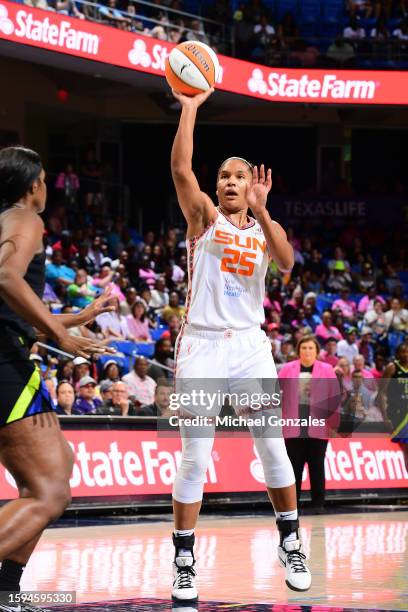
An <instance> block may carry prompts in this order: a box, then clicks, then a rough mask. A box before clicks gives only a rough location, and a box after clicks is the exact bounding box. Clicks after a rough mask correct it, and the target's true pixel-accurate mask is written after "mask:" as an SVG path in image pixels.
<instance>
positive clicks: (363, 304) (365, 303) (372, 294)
mask: <svg viewBox="0 0 408 612" xmlns="http://www.w3.org/2000/svg"><path fill="white" fill-rule="evenodd" d="M377 300H378V301H379V302H381V303H382V304H383V305H384V306H385V300H384V298H383V297H381V295H378V294H377V287H375V286H371V287H368V289H367V293H366V295H365V296H364V297H362V298H361V300H360V301H359V303H358V312H359V313H361V314H364V315H365V314H366V313H367V312H369V311H370V310H374V306H375V302H376V301H377Z"/></svg>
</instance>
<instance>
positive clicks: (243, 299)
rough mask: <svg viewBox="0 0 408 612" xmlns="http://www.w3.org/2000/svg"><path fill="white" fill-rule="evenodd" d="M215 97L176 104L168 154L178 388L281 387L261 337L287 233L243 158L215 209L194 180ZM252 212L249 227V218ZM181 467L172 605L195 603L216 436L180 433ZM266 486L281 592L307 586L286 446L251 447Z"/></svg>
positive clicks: (226, 175)
mask: <svg viewBox="0 0 408 612" xmlns="http://www.w3.org/2000/svg"><path fill="white" fill-rule="evenodd" d="M212 92H213V89H211V90H208V91H206V92H205V93H202V94H198V95H196V96H194V97H188V96H185V95H182V94H179V93H177V92H175V91H174V90H173V95H174V97H175V98H176V99H177V100H178V101H179V102H180V104H181V106H182V110H181V116H180V121H179V126H178V130H177V134H176V136H175V139H174V144H173V148H172V153H171V170H172V176H173V180H174V184H175V187H176V191H177V196H178V201H179V204H180V207H181V210H182V212H183V214H184V217H185V219H186V221H187V242H186V244H187V250H188V271H189V287H188V295H187V303H186V316H185V320H184V322H183V325H182V329H181V331H180V334H179V337H178V340H177V343H176V378H177V379H190V378H203V379H206V378H224V379H239V378H241V379H246V378H248V379H249V378H252V379H255V378H277V372H276V368H275V364H274V362H273V358H272V353H271V348H270V343H269V341H268V339H267V337H266V335H265V334H264V332H263V331H262V330H261V328H260V325H261V323H262V322H263V320H264V310H263V299H264V293H265V275H266V271H267V267H268V263H269V261H270V260H271V259H273V260H274V261H275V263H276V264H277V266H278V268H279V269H280V270H281V271H282V272H289V271H290V270H291V269H292V267H293V264H294V257H293V250H292V247H291V245H290V244H289V242H288V240H287V237H286V233H285V231H284V230H283V228H282V227H281V226H280V225H279V224H278V223H277V222H276V221H273V220H272V219H271V217H270V215H269V213H268V211H267V209H266V203H267V198H268V193H269V191H270V190H271V187H272V173H271V170H270V169H268V170H267V172H265V168H264V166H263V165H261V166H260V168H259V169H258V168H257V167H256V166H252V164H250V163H249V162H248V161H246V160H244V159H242V158H240V157H230V158H228V159H227V160H225V161H224V162H223V163H222V164H221V166H220V168H219V170H218V175H217V197H218V205H217V206H215V205H214V203H213V202H212V200H211V198H210V197H209V196H208V195H207V194H205V193H203V192H202V191H201V189H200V186H199V184H198V182H197V179H196V177H195V175H194V172H193V170H192V157H193V133H194V125H195V121H196V115H197V109H198V108H199V106H201V105H202V104H203V103H204V102H205V101H206V100H207V98H208V97H209V96H210V95H211V93H212ZM249 208H250V209H251V211H252V213H253V215H254V217H250V216H248V209H249ZM181 436H182V446H183V453H182V461H181V465H180V469H179V471H178V474H177V477H176V480H175V483H174V489H173V508H174V516H175V530H174V533H173V543H174V546H175V557H174V564H173V570H174V583H173V592H172V597H173V600H174V601H175V602H181V603H184V604H186V603H187V602H196V601H197V600H198V593H197V588H196V586H195V576H196V571H195V569H194V566H195V558H194V552H193V547H194V530H195V526H196V523H197V520H198V516H199V512H200V508H201V503H202V497H203V486H204V478H205V473H206V470H207V466H208V463H209V459H210V455H211V450H212V446H213V439H214V438H213V436H212V437H211V436H210V437H208V438H207V437H205V438H200V437H197V436H194V435H192V436H191V435H187V434H186V430H185V429H183V427H181ZM254 443H255V445H256V448H257V451H258V453H259V457H260V459H261V461H262V465H263V470H264V474H265V482H266V485H267V491H268V495H269V498H270V500H271V503H272V505H273V507H274V510H275V514H276V523H277V527H278V530H279V533H280V543H279V546H278V556H279V560H280V563H281V565H282V566H284V567H285V569H286V584H287V585H288V586H289V587H290V588H291V589H293V590H295V591H306V590H308V589H309V588H310V586H311V575H310V571H309V569H308V568H307V566H306V564H305V555H304V554H303V552H302V548H301V543H300V538H299V521H298V512H297V501H296V487H295V477H294V472H293V468H292V465H291V463H290V460H289V458H288V455H287V453H286V448H285V444H284V440H283V437H276V438H272V437H269V438H260V437H255V438H254Z"/></svg>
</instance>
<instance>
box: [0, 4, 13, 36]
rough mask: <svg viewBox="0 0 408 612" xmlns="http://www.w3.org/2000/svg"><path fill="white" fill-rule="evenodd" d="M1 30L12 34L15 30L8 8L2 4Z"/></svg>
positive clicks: (0, 7)
mask: <svg viewBox="0 0 408 612" xmlns="http://www.w3.org/2000/svg"><path fill="white" fill-rule="evenodd" d="M0 32H2V33H3V34H6V36H10V34H12V33H13V32H14V23H13V22H12V21H11V19H9V16H8V10H7V9H6V7H5V6H3V5H2V4H0Z"/></svg>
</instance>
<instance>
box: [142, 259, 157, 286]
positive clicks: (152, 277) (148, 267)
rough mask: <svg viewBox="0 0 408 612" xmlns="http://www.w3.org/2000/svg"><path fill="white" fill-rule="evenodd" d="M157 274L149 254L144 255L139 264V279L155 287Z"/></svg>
mask: <svg viewBox="0 0 408 612" xmlns="http://www.w3.org/2000/svg"><path fill="white" fill-rule="evenodd" d="M156 278H157V274H156V273H155V271H154V270H153V268H152V262H151V259H150V256H149V255H143V256H142V259H141V262H140V266H139V279H140V281H142V283H143V284H147V285H148V286H149V287H153V286H154V284H155V282H156Z"/></svg>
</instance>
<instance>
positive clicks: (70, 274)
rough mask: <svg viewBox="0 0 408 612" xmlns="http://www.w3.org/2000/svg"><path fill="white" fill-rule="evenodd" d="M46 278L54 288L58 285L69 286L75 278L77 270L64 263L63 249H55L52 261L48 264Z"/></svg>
mask: <svg viewBox="0 0 408 612" xmlns="http://www.w3.org/2000/svg"><path fill="white" fill-rule="evenodd" d="M45 278H46V280H47V282H48V283H49V284H50V285H51V287H53V288H54V289H55V288H56V287H57V286H58V285H64V286H69V285H71V283H72V282H73V281H74V279H75V272H74V270H73V269H72V268H69V267H68V266H66V265H65V264H64V263H63V258H62V251H61V250H60V249H55V250H54V251H53V253H52V256H51V263H49V264H47V265H46V268H45Z"/></svg>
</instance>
